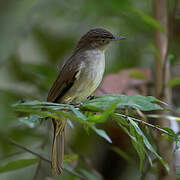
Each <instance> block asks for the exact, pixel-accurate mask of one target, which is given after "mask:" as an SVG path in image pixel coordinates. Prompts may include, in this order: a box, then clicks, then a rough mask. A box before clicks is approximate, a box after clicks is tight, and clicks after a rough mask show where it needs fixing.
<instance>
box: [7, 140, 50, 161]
mask: <svg viewBox="0 0 180 180" xmlns="http://www.w3.org/2000/svg"><path fill="white" fill-rule="evenodd" d="M7 141H8V142H9V143H11V144H12V145H14V146H16V147H18V148H20V149H23V150H24V151H26V152H29V153H31V154H33V155H35V156H37V157H39V158H40V159H41V160H43V161H46V162H48V163H51V161H50V160H49V159H46V158H45V157H43V156H41V155H40V154H38V153H36V152H34V151H31V150H30V149H28V148H26V147H24V146H23V145H21V144H19V143H17V142H16V141H14V140H12V139H10V138H8V139H7Z"/></svg>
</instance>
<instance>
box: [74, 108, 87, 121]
mask: <svg viewBox="0 0 180 180" xmlns="http://www.w3.org/2000/svg"><path fill="white" fill-rule="evenodd" d="M71 110H72V112H73V113H74V114H75V115H76V116H77V117H78V118H81V119H83V120H84V121H87V120H88V118H87V117H86V116H85V115H84V114H82V113H81V112H80V111H79V110H78V109H77V108H74V107H71Z"/></svg>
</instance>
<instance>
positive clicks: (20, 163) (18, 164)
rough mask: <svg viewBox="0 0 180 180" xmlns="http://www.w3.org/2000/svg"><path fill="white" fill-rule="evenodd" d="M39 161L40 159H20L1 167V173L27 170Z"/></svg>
mask: <svg viewBox="0 0 180 180" xmlns="http://www.w3.org/2000/svg"><path fill="white" fill-rule="evenodd" d="M38 161H39V159H38V158H35V159H20V160H16V161H12V162H9V163H8V164H6V165H3V166H0V173H4V172H8V171H14V170H17V169H21V168H25V167H27V166H31V165H33V164H35V163H37V162H38Z"/></svg>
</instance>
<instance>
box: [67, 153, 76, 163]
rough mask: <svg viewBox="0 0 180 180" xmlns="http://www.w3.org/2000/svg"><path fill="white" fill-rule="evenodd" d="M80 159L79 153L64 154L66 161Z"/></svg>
mask: <svg viewBox="0 0 180 180" xmlns="http://www.w3.org/2000/svg"><path fill="white" fill-rule="evenodd" d="M77 159H78V155H77V154H66V155H64V162H71V161H75V160H77Z"/></svg>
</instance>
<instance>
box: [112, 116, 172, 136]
mask: <svg viewBox="0 0 180 180" xmlns="http://www.w3.org/2000/svg"><path fill="white" fill-rule="evenodd" d="M115 115H118V116H121V117H123V118H131V119H132V120H133V121H136V122H138V123H141V124H143V125H147V126H149V127H151V128H153V129H155V130H157V131H159V132H161V133H165V134H167V135H169V136H172V135H171V134H169V133H168V132H167V131H166V130H164V129H161V128H159V127H157V126H155V125H153V124H150V123H147V122H145V121H143V120H140V119H136V118H133V117H130V116H126V115H124V114H120V113H115Z"/></svg>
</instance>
